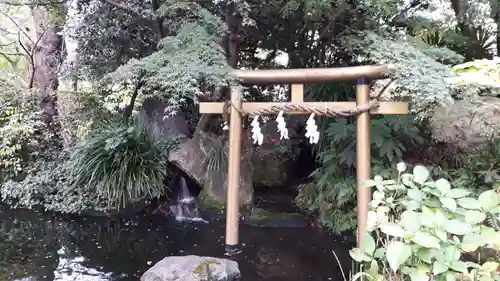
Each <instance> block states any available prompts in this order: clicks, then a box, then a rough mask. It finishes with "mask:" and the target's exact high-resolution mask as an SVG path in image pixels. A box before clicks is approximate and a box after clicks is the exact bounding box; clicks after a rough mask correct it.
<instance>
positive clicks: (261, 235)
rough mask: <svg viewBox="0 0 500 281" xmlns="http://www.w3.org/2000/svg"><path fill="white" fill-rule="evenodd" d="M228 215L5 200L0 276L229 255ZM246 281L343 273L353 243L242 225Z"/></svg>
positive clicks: (131, 273)
mask: <svg viewBox="0 0 500 281" xmlns="http://www.w3.org/2000/svg"><path fill="white" fill-rule="evenodd" d="M224 225H225V222H224V220H215V221H211V222H210V223H209V224H203V223H202V224H193V223H177V222H175V221H172V220H169V219H167V218H165V217H163V216H154V215H138V216H134V217H128V218H123V217H122V218H94V219H88V218H74V219H68V218H66V219H62V218H57V217H54V216H52V215H50V214H41V213H36V212H33V211H26V210H11V209H7V208H5V207H1V206H0V241H1V242H0V280H2V281H32V280H37V281H53V280H58V281H68V280H73V281H75V280H78V281H80V280H81V281H137V280H139V279H140V276H141V275H142V274H143V273H144V272H145V271H146V270H147V269H148V268H150V267H151V266H152V265H153V264H155V263H156V262H158V261H160V260H161V259H162V258H164V257H166V256H171V255H188V254H193V255H201V256H215V257H224V252H223V243H224V234H225V228H224ZM240 241H241V243H242V247H243V252H242V253H241V254H240V255H239V256H237V257H234V259H235V260H236V261H238V263H239V266H240V270H241V272H242V280H243V281H258V280H265V281H268V280H269V281H270V280H272V281H281V280H283V281H284V280H287V281H299V280H300V281H306V280H314V281H315V280H318V281H319V280H321V281H323V280H339V281H340V280H342V277H341V274H340V269H339V266H338V265H337V262H336V260H335V257H334V255H333V254H332V251H335V252H336V253H337V255H338V256H339V257H340V259H341V262H342V263H343V267H344V269H345V270H346V271H348V270H349V267H350V259H349V258H348V250H349V249H350V247H351V245H349V244H348V243H347V242H345V241H344V239H343V238H339V237H335V236H333V235H330V234H328V233H326V232H324V231H321V230H320V229H316V228H312V227H303V228H256V227H250V226H246V225H242V226H241V228H240Z"/></svg>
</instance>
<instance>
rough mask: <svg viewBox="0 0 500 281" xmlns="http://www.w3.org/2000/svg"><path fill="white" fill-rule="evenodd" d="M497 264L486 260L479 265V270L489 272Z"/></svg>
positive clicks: (496, 266) (493, 269)
mask: <svg viewBox="0 0 500 281" xmlns="http://www.w3.org/2000/svg"><path fill="white" fill-rule="evenodd" d="M498 266H499V265H498V262H492V261H488V262H485V263H484V264H483V265H481V270H482V271H485V272H488V273H489V272H493V271H495V270H497V268H498Z"/></svg>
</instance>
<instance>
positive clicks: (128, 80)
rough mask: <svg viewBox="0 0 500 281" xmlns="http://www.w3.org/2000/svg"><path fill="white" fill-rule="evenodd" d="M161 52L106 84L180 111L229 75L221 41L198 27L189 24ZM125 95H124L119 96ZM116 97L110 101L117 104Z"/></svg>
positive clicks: (165, 42)
mask: <svg viewBox="0 0 500 281" xmlns="http://www.w3.org/2000/svg"><path fill="white" fill-rule="evenodd" d="M160 45H161V50H159V51H158V52H155V53H153V54H151V55H150V56H147V57H145V58H143V59H140V60H135V59H133V60H130V61H129V62H128V63H127V64H125V65H123V66H121V67H119V68H118V69H117V70H116V71H115V72H113V73H110V74H109V75H108V76H107V77H105V79H104V80H103V82H104V83H106V84H107V85H110V86H112V87H113V88H121V89H125V92H126V94H127V95H128V96H129V97H130V96H132V95H133V93H134V91H135V90H136V87H138V85H140V91H141V93H143V94H144V95H155V96H156V97H158V98H160V99H161V100H164V101H166V103H167V104H168V106H169V109H171V110H176V109H178V108H180V107H181V106H183V105H185V103H186V101H187V100H194V101H197V98H198V96H202V95H205V92H206V91H207V90H210V89H214V88H215V86H217V85H223V84H224V83H225V82H224V78H225V75H226V73H227V71H228V69H227V64H226V59H225V56H224V53H223V52H222V49H221V47H220V45H219V44H218V42H217V37H215V36H214V35H213V34H211V33H208V32H207V29H205V28H204V27H203V26H201V25H199V24H197V23H190V24H186V25H185V26H184V27H182V28H181V29H180V30H179V32H178V34H177V35H176V36H175V37H167V38H165V39H164V40H162V41H161V42H160ZM115 93H117V94H120V95H121V94H123V91H121V92H115ZM114 95H115V94H114V93H112V94H111V96H110V97H108V99H112V100H113V96H114Z"/></svg>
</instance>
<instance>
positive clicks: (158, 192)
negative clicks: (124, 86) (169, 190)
mask: <svg viewBox="0 0 500 281" xmlns="http://www.w3.org/2000/svg"><path fill="white" fill-rule="evenodd" d="M170 144H172V142H168V141H163V140H161V139H160V138H158V137H156V134H155V132H154V129H153V128H152V127H150V126H145V125H139V124H137V123H134V124H132V125H124V124H119V125H110V126H108V127H106V128H105V129H103V130H100V131H99V132H97V133H96V134H95V135H94V136H93V137H91V138H90V139H89V140H87V141H86V142H84V143H83V144H82V145H80V146H78V147H77V148H76V150H75V151H74V153H73V155H72V158H71V160H70V167H71V168H70V169H69V170H70V175H69V176H70V178H71V179H72V181H71V182H72V184H73V185H74V187H75V188H82V187H89V188H93V189H95V191H96V192H97V193H98V194H99V196H100V197H103V198H105V199H107V200H108V202H109V204H110V206H117V207H120V206H125V205H126V204H127V203H131V202H136V201H138V200H140V199H144V198H146V199H149V198H157V197H160V196H162V195H163V194H164V193H165V191H166V190H165V186H164V184H163V180H164V179H165V176H166V173H167V170H166V164H165V163H166V160H167V155H168V151H169V145H170Z"/></svg>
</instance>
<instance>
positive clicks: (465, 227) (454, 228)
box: [444, 220, 472, 235]
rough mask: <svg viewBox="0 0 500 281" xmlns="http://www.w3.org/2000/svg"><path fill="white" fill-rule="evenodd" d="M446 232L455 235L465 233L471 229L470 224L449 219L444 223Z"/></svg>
mask: <svg viewBox="0 0 500 281" xmlns="http://www.w3.org/2000/svg"><path fill="white" fill-rule="evenodd" d="M444 230H446V232H448V233H451V234H456V235H465V234H468V233H470V232H471V231H472V226H471V225H470V224H468V223H465V222H462V221H459V220H449V221H447V222H445V223H444Z"/></svg>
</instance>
